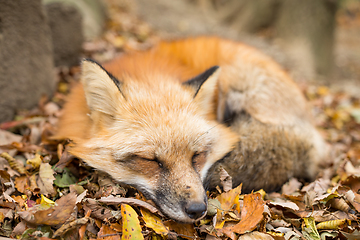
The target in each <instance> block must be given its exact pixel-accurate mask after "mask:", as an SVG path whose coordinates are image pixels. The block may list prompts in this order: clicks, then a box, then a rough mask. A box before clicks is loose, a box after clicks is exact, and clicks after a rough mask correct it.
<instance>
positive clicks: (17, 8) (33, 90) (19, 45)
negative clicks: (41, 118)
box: [0, 0, 55, 122]
mask: <svg viewBox="0 0 360 240" xmlns="http://www.w3.org/2000/svg"><path fill="white" fill-rule="evenodd" d="M0 6H1V7H0V122H1V121H7V120H11V119H12V118H13V116H14V114H15V111H16V109H25V108H32V107H34V106H36V105H37V103H38V100H39V99H40V97H41V96H42V95H43V94H47V95H51V94H52V93H53V90H54V88H55V81H54V71H53V69H54V68H53V67H54V66H53V56H52V46H51V37H50V29H49V26H48V24H47V21H46V16H45V14H44V9H43V7H42V4H41V0H32V1H28V0H16V1H9V0H0Z"/></svg>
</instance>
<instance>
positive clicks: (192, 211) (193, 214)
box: [185, 201, 207, 220]
mask: <svg viewBox="0 0 360 240" xmlns="http://www.w3.org/2000/svg"><path fill="white" fill-rule="evenodd" d="M206 210H207V202H206V201H204V202H188V203H187V204H186V206H185V212H186V213H187V215H188V216H189V218H191V219H194V220H197V219H200V218H202V217H203V216H204V215H205V213H206Z"/></svg>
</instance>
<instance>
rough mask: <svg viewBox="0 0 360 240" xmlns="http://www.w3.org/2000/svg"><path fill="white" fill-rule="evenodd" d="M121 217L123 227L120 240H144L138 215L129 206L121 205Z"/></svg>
mask: <svg viewBox="0 0 360 240" xmlns="http://www.w3.org/2000/svg"><path fill="white" fill-rule="evenodd" d="M121 216H122V226H123V228H122V237H121V239H122V240H125V239H139V240H141V239H144V236H143V235H142V233H141V226H140V222H139V219H138V215H137V213H136V212H135V210H134V209H133V208H132V207H131V206H130V205H127V204H121Z"/></svg>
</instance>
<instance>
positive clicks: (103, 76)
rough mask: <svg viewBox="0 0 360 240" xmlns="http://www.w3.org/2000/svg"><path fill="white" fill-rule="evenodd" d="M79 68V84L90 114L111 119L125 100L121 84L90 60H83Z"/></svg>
mask: <svg viewBox="0 0 360 240" xmlns="http://www.w3.org/2000/svg"><path fill="white" fill-rule="evenodd" d="M81 67H82V76H81V83H82V85H83V87H84V92H85V98H86V103H87V105H88V107H89V109H90V114H91V115H93V114H94V113H101V114H105V115H107V116H110V117H112V116H113V115H114V113H115V112H116V108H117V107H118V106H119V105H121V101H124V100H125V97H124V95H123V94H122V92H121V82H120V81H118V80H117V79H116V78H115V77H114V76H112V75H111V74H110V73H108V72H107V71H106V70H105V69H104V68H103V67H102V66H101V65H100V64H98V63H97V62H95V61H93V60H91V59H84V60H83V61H82V64H81Z"/></svg>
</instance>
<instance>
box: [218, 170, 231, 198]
mask: <svg viewBox="0 0 360 240" xmlns="http://www.w3.org/2000/svg"><path fill="white" fill-rule="evenodd" d="M220 184H221V186H222V188H223V190H224V192H228V191H230V190H231V189H232V177H231V176H230V175H229V174H228V173H227V172H226V170H225V169H224V168H222V167H221V169H220Z"/></svg>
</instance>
